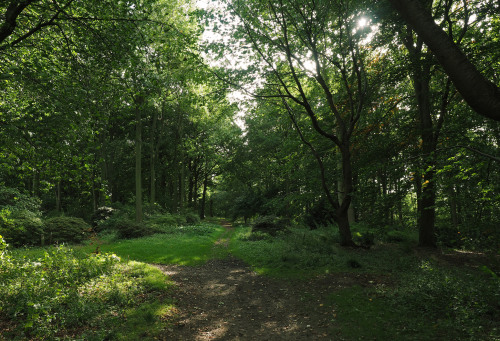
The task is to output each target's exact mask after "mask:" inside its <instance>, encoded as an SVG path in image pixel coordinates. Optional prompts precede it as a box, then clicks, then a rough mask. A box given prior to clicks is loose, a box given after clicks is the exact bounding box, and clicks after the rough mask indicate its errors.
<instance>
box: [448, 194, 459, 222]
mask: <svg viewBox="0 0 500 341" xmlns="http://www.w3.org/2000/svg"><path fill="white" fill-rule="evenodd" d="M448 202H449V203H450V215H451V223H452V224H453V227H454V228H456V229H458V225H459V219H458V212H457V198H456V192H455V188H454V186H453V185H452V186H451V188H450V191H449V197H448Z"/></svg>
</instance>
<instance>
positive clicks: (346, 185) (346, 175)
mask: <svg viewBox="0 0 500 341" xmlns="http://www.w3.org/2000/svg"><path fill="white" fill-rule="evenodd" d="M340 152H341V154H342V182H343V186H342V189H343V195H342V201H341V202H339V208H338V209H337V212H336V213H337V214H336V216H337V217H336V222H337V224H338V226H339V234H340V245H342V246H356V244H354V242H353V240H352V234H351V227H350V225H349V213H348V212H349V206H350V205H351V195H352V189H353V185H352V165H351V152H350V151H349V143H348V142H344V143H342V145H341V146H340Z"/></svg>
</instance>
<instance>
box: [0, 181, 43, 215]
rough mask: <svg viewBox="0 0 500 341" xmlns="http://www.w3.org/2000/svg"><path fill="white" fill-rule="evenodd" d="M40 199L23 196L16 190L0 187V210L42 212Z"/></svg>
mask: <svg viewBox="0 0 500 341" xmlns="http://www.w3.org/2000/svg"><path fill="white" fill-rule="evenodd" d="M40 204H41V202H40V199H38V198H36V197H32V196H29V195H26V194H22V193H21V192H19V191H18V190H17V189H15V188H8V187H2V186H0V208H2V207H4V208H9V209H11V210H12V211H17V210H26V211H31V212H39V211H40Z"/></svg>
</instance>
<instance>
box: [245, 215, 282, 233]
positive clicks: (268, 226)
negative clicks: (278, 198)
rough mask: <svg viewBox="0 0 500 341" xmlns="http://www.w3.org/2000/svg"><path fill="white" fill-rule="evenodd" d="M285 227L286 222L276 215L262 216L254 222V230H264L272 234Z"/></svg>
mask: <svg viewBox="0 0 500 341" xmlns="http://www.w3.org/2000/svg"><path fill="white" fill-rule="evenodd" d="M283 229H284V224H282V223H281V222H280V221H279V220H278V218H277V217H275V216H260V217H258V218H257V219H255V221H254V222H253V223H252V232H263V233H268V234H270V235H272V236H275V235H276V233H277V232H278V231H280V230H283Z"/></svg>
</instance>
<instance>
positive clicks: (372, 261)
mask: <svg viewBox="0 0 500 341" xmlns="http://www.w3.org/2000/svg"><path fill="white" fill-rule="evenodd" d="M388 235H389V236H388V237H389V239H391V238H394V236H396V237H397V238H398V242H397V243H394V242H391V243H389V242H387V240H384V239H383V240H382V241H379V242H377V243H376V244H375V245H374V246H373V247H372V248H371V249H370V250H364V249H352V248H341V247H339V246H338V239H337V238H338V237H337V236H336V232H335V231H334V230H333V229H331V228H330V229H318V230H314V231H310V230H304V229H290V230H289V231H288V232H286V233H282V234H280V235H278V237H276V238H272V237H270V236H266V235H265V234H259V233H253V234H252V233H251V229H250V228H249V227H240V228H237V229H236V232H235V233H234V234H233V236H232V240H231V251H232V253H233V254H235V255H236V256H237V257H239V258H242V259H243V260H244V261H245V262H247V263H248V264H249V265H250V266H252V268H253V269H254V270H255V271H257V272H258V273H260V274H265V275H269V276H272V277H276V278H283V279H288V278H294V279H296V278H301V279H304V278H308V277H312V276H315V275H319V274H332V275H333V276H335V273H339V274H341V275H342V276H345V275H346V274H348V275H356V274H369V275H371V276H380V277H381V278H385V279H386V282H388V283H391V284H390V285H377V286H366V287H362V286H359V285H355V286H352V287H348V288H345V289H342V290H340V291H334V292H331V293H330V295H329V296H328V299H327V301H328V304H329V305H330V306H331V308H332V309H333V310H334V311H335V316H336V317H335V319H334V320H332V321H331V322H332V323H331V335H342V338H343V339H346V340H361V339H367V338H368V339H371V340H451V339H454V340H500V328H499V325H498V321H499V320H500V280H499V279H498V276H497V275H496V274H495V273H494V272H492V271H491V270H490V269H489V268H486V269H487V270H486V271H484V270H483V271H482V270H481V268H474V267H464V266H456V265H453V264H446V263H443V262H440V261H439V257H438V256H436V255H435V254H433V253H429V254H428V256H426V255H425V252H424V253H423V255H417V254H415V252H414V246H415V244H416V240H415V234H414V232H412V231H409V232H408V233H406V232H404V231H400V232H398V233H390V234H388ZM483 269H484V268H483ZM488 270H489V271H488Z"/></svg>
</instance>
